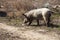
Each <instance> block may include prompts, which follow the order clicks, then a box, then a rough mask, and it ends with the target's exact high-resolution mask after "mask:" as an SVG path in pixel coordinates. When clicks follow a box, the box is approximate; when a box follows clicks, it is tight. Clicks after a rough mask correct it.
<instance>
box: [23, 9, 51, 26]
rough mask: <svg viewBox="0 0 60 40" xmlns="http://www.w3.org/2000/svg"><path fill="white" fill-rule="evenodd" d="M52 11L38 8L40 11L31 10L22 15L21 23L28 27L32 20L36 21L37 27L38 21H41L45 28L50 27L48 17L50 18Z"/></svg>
mask: <svg viewBox="0 0 60 40" xmlns="http://www.w3.org/2000/svg"><path fill="white" fill-rule="evenodd" d="M51 13H52V11H51V10H50V9H48V8H40V9H34V10H31V11H29V12H27V13H25V14H22V15H23V16H25V18H24V21H23V23H24V24H27V23H28V25H30V24H31V23H32V21H33V20H36V21H37V25H39V20H41V19H43V20H44V22H45V23H46V26H49V25H50V17H51Z"/></svg>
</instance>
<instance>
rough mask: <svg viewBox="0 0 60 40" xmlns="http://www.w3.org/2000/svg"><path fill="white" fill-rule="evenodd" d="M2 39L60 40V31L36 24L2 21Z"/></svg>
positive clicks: (0, 33) (0, 38)
mask: <svg viewBox="0 0 60 40" xmlns="http://www.w3.org/2000/svg"><path fill="white" fill-rule="evenodd" d="M0 40H60V33H59V34H58V33H57V32H56V31H50V30H47V29H43V28H41V27H36V26H20V27H15V26H9V25H7V24H5V23H0Z"/></svg>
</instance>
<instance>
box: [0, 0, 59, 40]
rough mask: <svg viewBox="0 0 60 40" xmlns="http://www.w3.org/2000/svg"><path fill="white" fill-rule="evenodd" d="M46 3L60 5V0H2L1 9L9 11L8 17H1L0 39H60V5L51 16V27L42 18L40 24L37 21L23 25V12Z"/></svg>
mask: <svg viewBox="0 0 60 40" xmlns="http://www.w3.org/2000/svg"><path fill="white" fill-rule="evenodd" d="M46 3H50V4H51V5H52V6H54V5H59V4H60V0H53V1H52V0H0V11H3V12H6V13H7V16H6V17H0V23H2V24H0V40H40V39H41V40H45V39H46V40H60V7H59V8H57V10H55V11H57V12H56V13H55V14H54V15H52V16H51V23H52V24H51V27H46V26H45V25H44V23H43V21H41V20H40V21H41V23H40V26H37V25H35V24H36V22H35V21H34V22H33V23H32V25H31V26H22V25H21V24H22V21H23V18H24V17H22V14H23V13H26V12H27V11H29V10H32V9H37V8H41V7H42V6H43V5H45V4H46ZM5 24H6V25H5ZM8 25H9V26H8ZM41 29H42V30H41Z"/></svg>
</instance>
